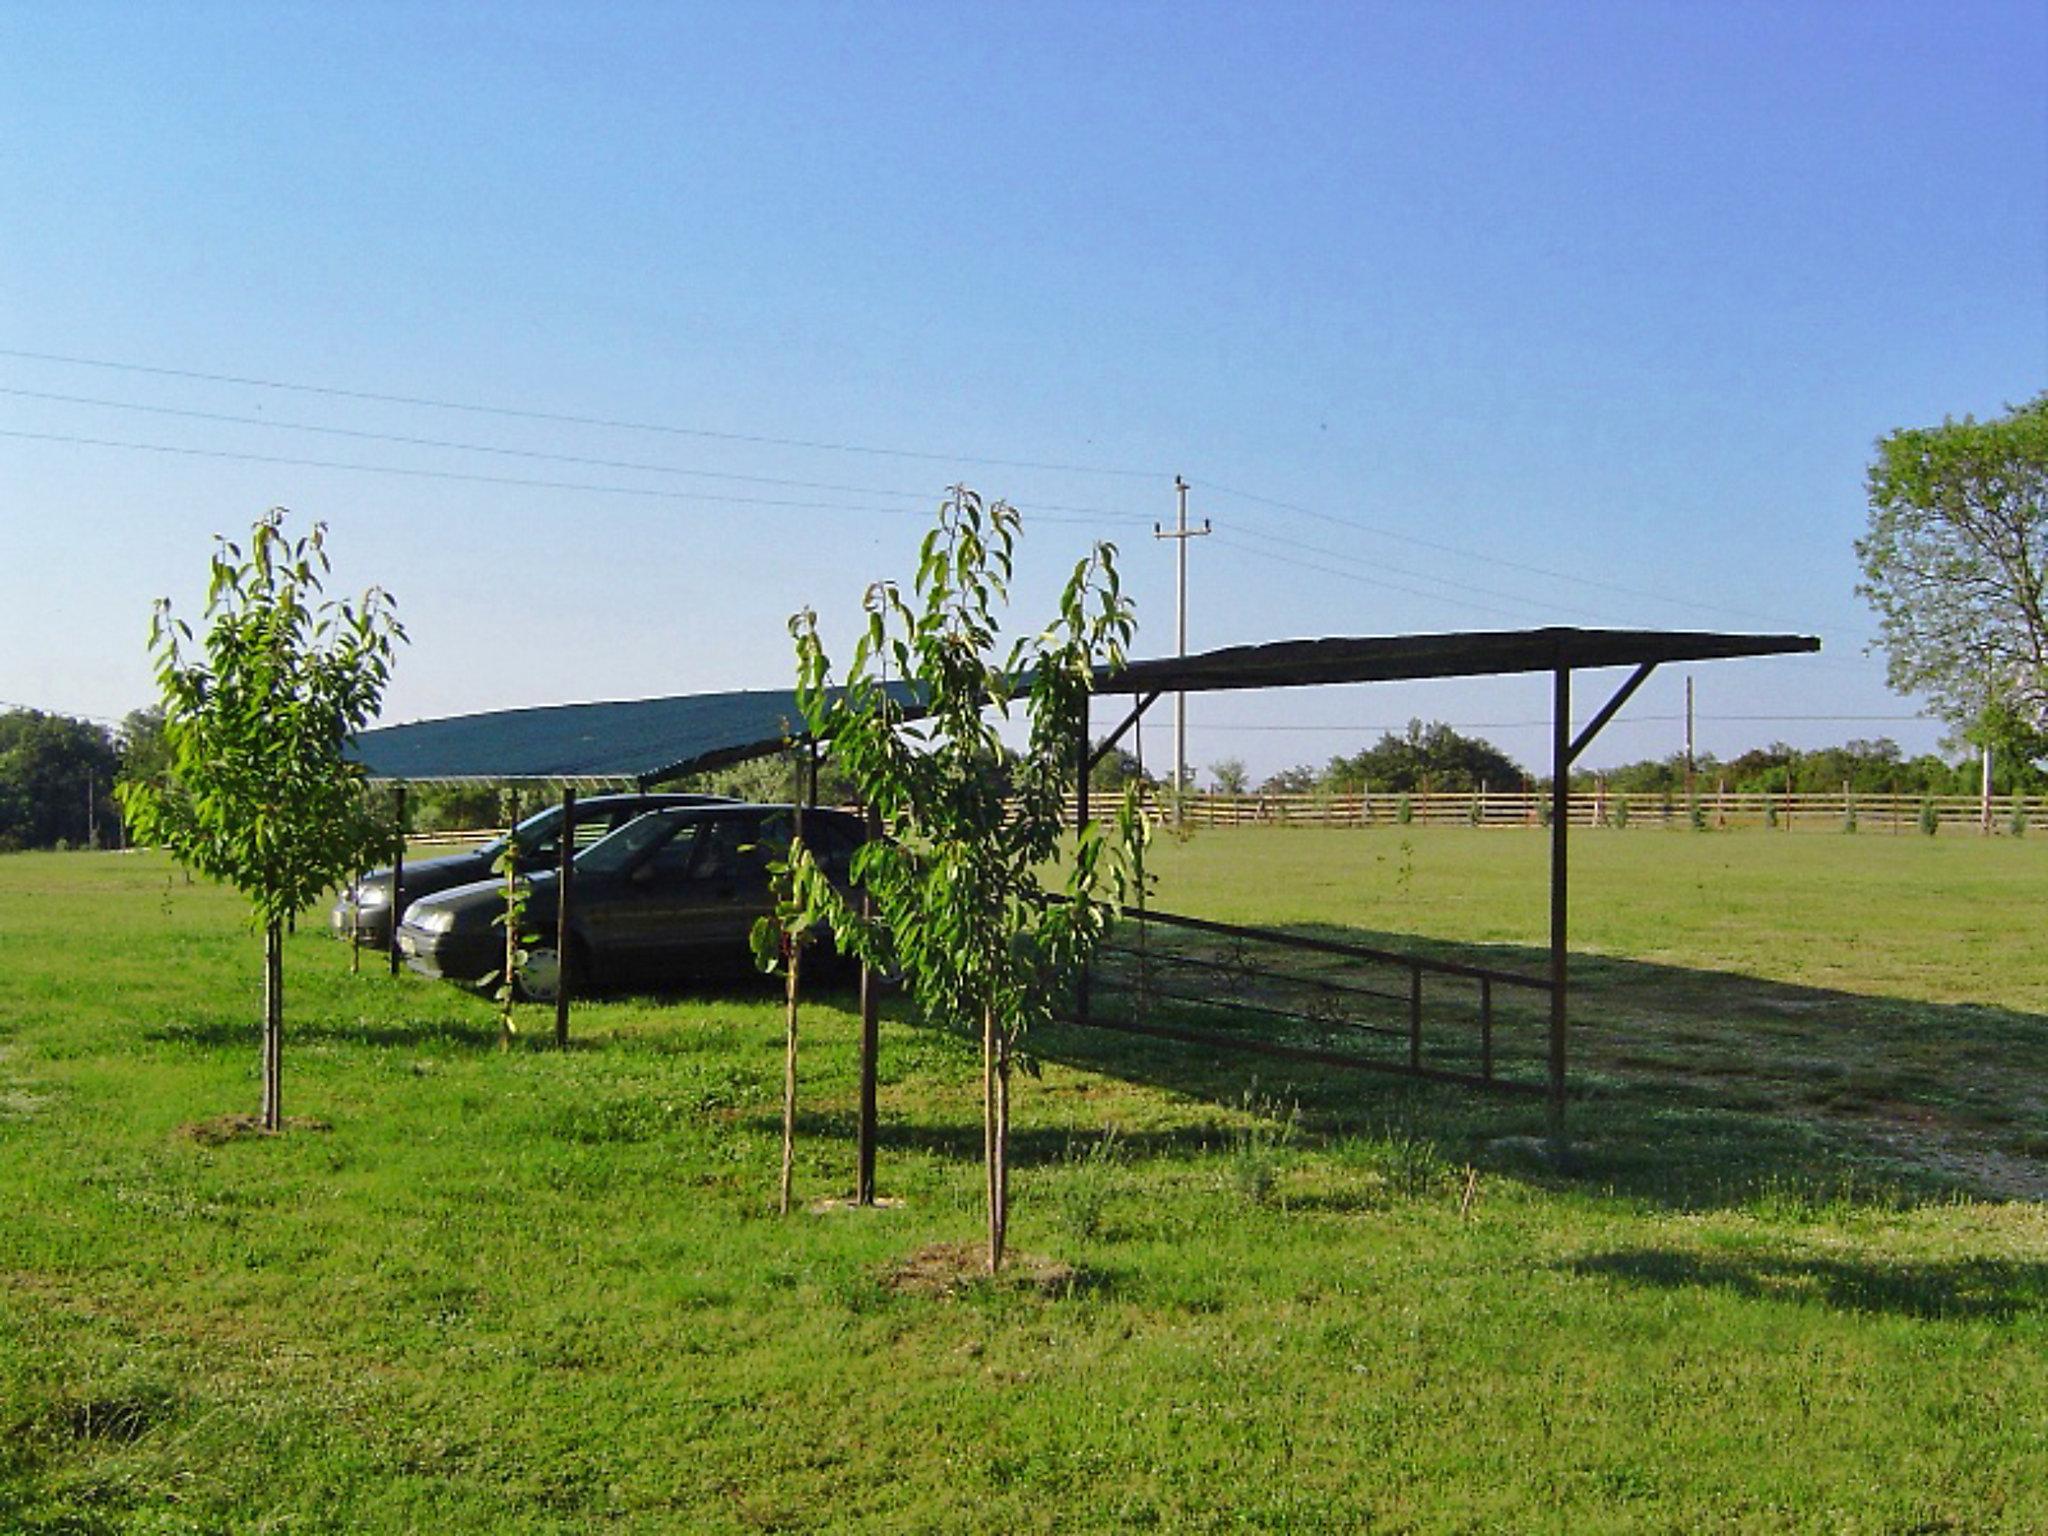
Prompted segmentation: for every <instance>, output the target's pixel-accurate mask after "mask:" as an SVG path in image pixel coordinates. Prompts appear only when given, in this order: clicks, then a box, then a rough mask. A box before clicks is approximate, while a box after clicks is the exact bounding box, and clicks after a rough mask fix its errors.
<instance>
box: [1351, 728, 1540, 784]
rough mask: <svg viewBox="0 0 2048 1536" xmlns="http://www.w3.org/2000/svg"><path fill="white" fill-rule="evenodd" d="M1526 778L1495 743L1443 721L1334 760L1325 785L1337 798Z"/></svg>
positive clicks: (1388, 735)
mask: <svg viewBox="0 0 2048 1536" xmlns="http://www.w3.org/2000/svg"><path fill="white" fill-rule="evenodd" d="M1524 777H1526V775H1525V773H1524V771H1523V769H1522V765H1521V764H1519V763H1517V762H1516V761H1515V760H1514V759H1513V758H1511V757H1509V756H1508V755H1507V754H1506V753H1504V752H1502V751H1501V750H1500V749H1499V748H1498V747H1496V746H1494V745H1493V743H1492V742H1490V741H1485V740H1483V739H1481V738H1480V737H1477V736H1461V735H1459V734H1458V733H1457V732H1456V731H1454V730H1452V729H1451V728H1450V727H1449V726H1448V725H1445V724H1443V723H1442V722H1441V721H1431V722H1430V723H1429V724H1427V725H1424V724H1423V723H1422V722H1421V721H1420V720H1410V721H1409V722H1408V729H1407V731H1406V732H1405V733H1403V734H1402V735H1399V736H1396V735H1395V734H1394V733H1393V732H1391V731H1389V732H1387V733H1385V734H1384V735H1382V736H1381V737H1380V739H1379V741H1378V742H1377V743H1375V744H1374V745H1373V746H1371V747H1368V748H1367V749H1366V750H1365V751H1363V752H1360V753H1359V754H1358V755H1357V756H1356V757H1335V758H1332V759H1331V760H1330V766H1329V768H1328V770H1327V771H1326V772H1325V773H1324V775H1323V784H1324V787H1325V788H1327V789H1331V790H1334V791H1335V792H1336V793H1338V794H1352V793H1355V792H1357V791H1358V790H1360V789H1363V788H1366V787H1368V786H1369V787H1371V788H1373V789H1376V790H1389V791H1392V792H1395V793H1399V794H1406V793H1408V792H1410V791H1413V790H1419V789H1424V788H1428V789H1443V790H1470V789H1478V788H1480V787H1481V786H1482V785H1489V784H1490V785H1492V786H1494V787H1495V788H1503V787H1505V786H1507V785H1510V784H1519V783H1521V782H1522V780H1523V778H1524Z"/></svg>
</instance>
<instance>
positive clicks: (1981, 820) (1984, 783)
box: [1977, 741, 1991, 837]
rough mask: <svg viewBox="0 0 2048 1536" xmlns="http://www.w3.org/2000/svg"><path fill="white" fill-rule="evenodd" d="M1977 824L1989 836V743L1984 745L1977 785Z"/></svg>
mask: <svg viewBox="0 0 2048 1536" xmlns="http://www.w3.org/2000/svg"><path fill="white" fill-rule="evenodd" d="M1977 823H1978V828H1979V830H1980V831H1982V833H1983V834H1984V836H1986V837H1989V836H1990V835H1991V743H1990V742H1988V741H1987V742H1986V743H1985V744H1984V770H1983V773H1982V775H1981V776H1980V778H1979V780H1978V784H1977Z"/></svg>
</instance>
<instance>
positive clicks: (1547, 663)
mask: <svg viewBox="0 0 2048 1536" xmlns="http://www.w3.org/2000/svg"><path fill="white" fill-rule="evenodd" d="M1819 649H1820V641H1819V640H1818V639H1816V638H1815V637H1813V636H1810V635H1745V634H1723V633H1712V632H1701V631H1685V630H1634V629H1569V628H1546V629H1530V630H1507V631H1501V630H1485V631H1472V632H1465V633H1452V634H1429V635H1386V636H1366V637H1340V638H1328V639H1318V640H1287V641H1279V642H1275V643H1272V644H1267V645H1253V646H1236V647H1230V648H1227V649H1223V650H1216V651H1209V652H1205V653H1202V654H1200V655H1194V656H1187V657H1175V658H1168V659H1162V660H1156V661H1138V662H1133V663H1130V664H1128V665H1127V666H1125V667H1123V668H1122V669H1120V670H1118V671H1115V672H1113V673H1112V672H1108V671H1104V672H1102V673H1100V674H1098V676H1097V679H1096V686H1095V692H1096V693H1097V694H1098V695H1100V696H1104V697H1112V698H1122V699H1128V700H1129V701H1130V708H1129V710H1128V712H1127V713H1126V714H1125V715H1124V716H1123V718H1122V721H1121V723H1119V724H1118V725H1116V726H1115V728H1114V729H1112V730H1111V731H1110V733H1109V735H1108V736H1107V737H1106V738H1104V739H1103V740H1101V741H1100V742H1096V741H1094V740H1093V739H1092V736H1091V731H1090V722H1089V721H1087V720H1085V719H1084V720H1082V721H1081V722H1079V725H1078V728H1077V740H1076V751H1075V766H1076V769H1077V791H1076V793H1077V803H1076V815H1077V817H1078V818H1080V819H1083V820H1085V819H1086V818H1087V817H1088V816H1089V815H1090V810H1089V803H1088V770H1089V769H1090V768H1092V767H1093V766H1094V764H1095V763H1096V762H1097V761H1099V760H1100V759H1101V758H1102V757H1103V756H1104V755H1105V754H1106V753H1108V752H1109V751H1111V750H1112V749H1113V748H1114V747H1115V746H1116V745H1117V744H1118V743H1119V742H1120V741H1121V740H1122V739H1123V737H1124V736H1125V735H1126V734H1127V733H1128V732H1130V731H1131V730H1132V729H1133V728H1135V727H1136V726H1137V725H1138V723H1139V722H1140V720H1142V719H1143V717H1144V715H1145V713H1146V711H1147V710H1149V709H1150V708H1151V707H1152V705H1153V704H1155V703H1157V702H1158V701H1159V700H1160V699H1161V698H1163V697H1166V696H1168V695H1171V694H1181V695H1185V694H1190V693H1212V692H1239V691H1245V690H1252V689H1269V688H1308V687H1326V686H1334V685H1338V684H1350V683H1371V682H1397V681H1413V680H1418V679H1427V678H1453V677H1487V676H1501V675H1515V674H1536V675H1547V676H1548V677H1549V680H1550V726H1551V731H1550V739H1551V754H1550V757H1551V812H1550V827H1549V831H1550V846H1549V899H1550V911H1549V958H1548V965H1547V967H1546V968H1545V970H1544V972H1543V973H1542V974H1540V975H1533V974H1522V973H1512V972H1507V971H1492V970H1489V969H1488V968H1486V967H1480V966H1467V965H1460V964H1457V963H1453V962H1447V961H1443V960H1436V959H1425V958H1421V957H1417V956H1411V955H1403V954H1400V953H1396V952H1392V951H1386V950H1379V949H1369V948H1366V947H1364V946H1356V945H1353V946H1342V945H1336V946H1333V945H1330V944H1328V943H1323V944H1322V945H1321V946H1320V947H1322V948H1324V949H1335V950H1338V951H1340V952H1341V951H1347V950H1348V951H1349V952H1350V957H1351V958H1355V959H1360V960H1367V961H1373V962H1378V963H1387V964H1393V965H1397V966H1403V967H1406V968H1407V970H1408V972H1409V977H1410V991H1409V1029H1408V1039H1409V1050H1408V1055H1407V1058H1406V1059H1405V1060H1396V1061H1385V1060H1366V1059H1362V1058H1359V1057H1357V1056H1354V1055H1342V1054H1339V1053H1333V1052H1327V1051H1319V1050H1315V1049H1311V1048H1305V1047H1298V1046H1291V1045H1286V1044H1281V1043H1277V1042H1259V1041H1256V1040H1246V1039H1240V1038H1226V1037H1221V1036H1218V1035H1215V1034H1212V1033H1206V1032H1202V1031H1198V1030H1191V1029H1186V1028H1182V1027H1178V1026H1176V1025H1174V1024H1171V1023H1164V1024H1162V1023H1145V1022H1139V1023H1136V1024H1133V1023H1129V1022H1117V1021H1113V1020H1109V1019H1107V1018H1102V1017H1098V1016H1097V1015H1096V1014H1095V1011H1094V1009H1093V1007H1092V1005H1091V996H1090V989H1089V986H1088V984H1087V983H1086V981H1085V980H1084V983H1083V986H1082V988H1081V990H1080V993H1079V995H1078V997H1077V999H1076V1009H1075V1013H1076V1021H1077V1022H1080V1023H1084V1024H1090V1025H1094V1026H1097V1027H1102V1028H1112V1029H1124V1030H1128V1031H1131V1032H1135V1033H1141V1034H1149V1035H1153V1036H1156V1037H1159V1038H1164V1039H1173V1040H1181V1041H1185V1042H1189V1043H1194V1044H1201V1045H1206V1046H1213V1047H1219V1048H1233V1049H1251V1050H1262V1051H1264V1052H1266V1053H1267V1054H1275V1055H1281V1056H1290V1057H1294V1058H1297V1059H1303V1060H1307V1061H1310V1062H1317V1063H1321V1064H1327V1065H1335V1066H1356V1067H1365V1068H1367V1069H1369V1070H1374V1071H1385V1072H1395V1073H1400V1074H1403V1075H1408V1076H1413V1077H1418V1078H1423V1079H1428V1080H1437V1081H1450V1082H1457V1083H1461V1084H1465V1085H1468V1086H1472V1087H1476V1088H1480V1089H1484V1090H1493V1091H1504V1092H1514V1093H1531V1092H1533V1093H1540V1094H1541V1095H1542V1096H1543V1097H1544V1099H1545V1101H1546V1103H1547V1106H1548V1118H1549V1127H1550V1131H1551V1134H1552V1135H1553V1137H1557V1138H1561V1137H1562V1135H1563V1129H1564V1113H1565V1089H1566V1064H1567V1057H1568V1044H1569V1019H1570V988H1569V965H1568V948H1569V919H1568V901H1567V898H1568V892H1569V869H1570V861H1569V853H1570V831H1571V825H1570V823H1571V818H1570V814H1569V793H1570V778H1571V768H1572V765H1573V763H1574V762H1576V761H1577V760H1578V758H1579V756H1580V755H1581V754H1582V753H1583V752H1584V751H1585V750H1586V748H1587V747H1588V746H1589V745H1591V743H1592V742H1593V740H1594V738H1595V737H1597V736H1598V735H1599V733H1600V731H1601V730H1602V729H1603V728H1604V727H1605V726H1606V725H1607V724H1608V722H1610V721H1611V720H1613V719H1614V717H1615V716H1616V715H1617V714H1618V713H1619V712H1620V711H1621V709H1622V707H1623V706H1624V705H1625V704H1627V702H1628V701H1629V699H1630V698H1631V697H1633V696H1634V694H1635V692H1636V691H1637V690H1638V689H1639V688H1641V687H1642V685H1643V684H1644V682H1645V681H1647V680H1648V679H1649V677H1650V675H1651V674H1652V673H1653V672H1654V671H1655V670H1656V669H1657V668H1658V667H1659V666H1662V665H1665V664H1667V663H1674V662H1703V661H1723V660H1733V659H1738V658H1742V657H1757V656H1781V655H1790V654H1795V653H1801V652H1812V651H1818V650H1819ZM1624 667H1625V668H1628V669H1630V670H1629V671H1628V674H1627V676H1626V677H1625V678H1624V679H1623V680H1622V681H1621V682H1620V683H1619V685H1618V686H1616V687H1615V688H1614V690H1613V691H1612V693H1610V694H1609V695H1608V696H1607V697H1606V699H1605V701H1604V702H1603V703H1602V704H1601V705H1600V706H1599V708H1598V709H1596V710H1595V711H1594V712H1593V713H1592V715H1591V716H1590V717H1589V718H1588V719H1587V720H1586V722H1585V723H1584V724H1583V725H1582V726H1580V727H1579V728H1578V729H1577V730H1576V731H1574V730H1573V722H1572V678H1573V674H1574V673H1578V672H1592V671H1611V670H1614V669H1618V668H1624ZM891 690H892V692H893V693H894V694H895V696H896V697H897V699H898V701H899V702H900V703H901V704H902V705H903V706H904V708H905V710H906V712H907V713H908V714H909V715H911V716H912V717H914V716H915V714H916V713H917V701H916V696H915V693H914V690H912V689H910V688H909V687H907V686H906V685H904V684H901V683H898V684H893V685H891ZM817 745H818V744H816V743H813V742H811V741H810V740H809V738H808V737H807V735H806V733H805V730H804V726H803V716H802V712H801V711H800V710H799V708H798V707H797V703H796V697H795V695H794V693H792V692H790V691H787V690H753V691H746V692H735V693H710V694H694V695H684V696H680V697H675V698H664V699H643V700H636V701H630V702H616V703H597V704H570V705H558V706H552V707H544V708H536V709H516V710H500V711H495V712H492V713H488V714H477V715H465V716H460V717H456V718H453V719H443V720H427V721H420V722H417V723H414V724H408V725H398V726H390V727H385V728H383V729H379V730H375V731H368V732H365V733H364V734H363V735H362V736H361V737H360V738H358V740H357V743H356V747H355V755H356V757H357V760H358V761H360V762H361V763H362V764H363V765H364V766H365V767H366V768H367V769H368V771H369V773H370V775H371V777H373V778H377V779H386V780H394V781H397V782H398V783H399V784H400V785H401V792H402V785H403V784H404V783H405V782H407V781H412V782H494V783H495V782H514V783H516V782H520V781H527V782H534V781H544V782H550V783H553V782H561V783H565V784H567V785H570V786H573V785H575V784H576V783H578V782H582V783H586V784H588V783H596V782H605V783H616V782H630V783H633V784H636V785H638V786H639V787H640V788H641V789H642V790H647V789H651V788H654V787H656V786H657V785H660V784H663V783H667V782H670V781H672V780H674V779H677V778H680V777H682V776H684V775H686V774H690V773H696V772H701V771H705V770H707V769H711V768H717V767H722V766H726V765H729V764H733V763H738V762H744V761H746V760H748V759H750V758H755V757H762V756H766V755H769V754H771V753H775V752H782V751H801V753H802V757H801V759H800V761H801V762H803V763H806V764H808V765H809V769H810V771H809V774H808V776H807V779H808V782H807V788H806V789H805V791H804V792H803V794H802V795H801V796H800V798H804V799H809V800H811V801H813V802H814V801H815V796H816V789H817V774H816V755H815V754H816V751H817ZM574 814H575V812H574V790H573V788H571V789H570V790H569V793H568V795H567V797H566V800H565V818H566V825H565V830H564V836H563V839H562V847H563V850H564V857H563V864H562V869H563V874H562V879H563V889H562V900H561V902H560V903H559V906H560V909H561V912H562V914H563V919H562V920H563V924H564V928H563V932H564V935H565V936H566V932H567V914H568V912H569V905H570V888H569V875H570V871H571V870H572V869H573V865H572V864H571V862H570V860H569V857H568V851H569V850H570V848H571V847H572V843H573V840H572V838H571V836H570V835H569V832H570V831H571V830H572V829H573V825H574ZM1146 918H1147V920H1148V921H1154V922H1176V921H1177V922H1180V923H1184V924H1187V925H1189V926H1191V927H1195V928H1202V927H1209V928H1227V925H1218V924H1209V923H1206V922H1205V920H1203V919H1200V918H1195V917H1191V916H1180V915H1176V914H1171V913H1159V912H1156V911H1155V912H1149V913H1147V914H1146ZM395 931H396V925H394V934H395ZM1237 932H1239V933H1241V934H1244V935H1250V936H1255V937H1260V938H1267V939H1273V940H1276V941H1278V942H1283V943H1293V944H1296V945H1299V944H1301V943H1303V942H1304V941H1302V940H1299V939H1296V938H1292V937H1291V936H1288V935H1284V934H1278V933H1275V932H1274V931H1272V930H1258V929H1239V930H1237ZM1307 942H1308V943H1310V945H1311V947H1315V941H1307ZM393 963H394V964H395V963H396V955H395V951H394V960H393ZM1426 974H1442V975H1456V976H1461V977H1463V978H1464V979H1466V980H1468V981H1471V982H1473V983H1475V984H1476V985H1477V987H1478V989H1479V995H1480V998H1481V1018H1482V1029H1484V1030H1486V1031H1488V1033H1487V1034H1486V1035H1485V1037H1484V1038H1485V1040H1486V1047H1485V1050H1486V1054H1485V1056H1484V1058H1483V1062H1482V1070H1481V1071H1479V1072H1477V1073H1465V1072H1455V1071H1446V1070H1443V1069H1441V1068H1438V1067H1433V1066H1430V1065H1427V1064H1425V1062H1424V1059H1423V1054H1422V1023H1421V1014H1422V978H1423V977H1424V976H1425V975H1426ZM1496 985H1500V986H1512V987H1523V988H1533V989H1535V990H1537V991H1539V992H1541V993H1543V994H1545V995H1546V996H1547V999H1548V1031H1547V1040H1546V1044H1545V1058H1544V1065H1545V1071H1544V1076H1543V1080H1542V1081H1541V1082H1540V1083H1537V1084H1531V1083H1528V1082H1523V1081H1519V1080H1513V1079H1507V1078H1502V1077H1499V1076H1497V1075H1496V1074H1495V1073H1494V1072H1493V1070H1492V1059H1491V1036H1490V1026H1491V994H1492V989H1493V988H1494V987H1495V986H1496ZM860 996H861V1020H862V1028H861V1071H860V1077H861V1090H860V1100H861V1103H860V1118H859V1155H858V1167H859V1173H858V1178H857V1181H856V1198H857V1199H859V1200H861V1201H863V1202H865V1201H868V1200H871V1199H872V1198H873V1194H874V1151H875V1120H876V1112H875V1056H876V1049H877V1045H876V1006H875V997H876V991H875V986H874V979H873V978H872V977H871V976H869V975H868V974H866V972H865V971H863V974H862V977H861V990H860ZM556 1006H557V1034H558V1037H566V1031H567V1020H568V1012H567V1010H568V1006H569V999H568V995H567V988H566V986H564V987H563V988H561V989H560V992H559V995H558V998H557V1005H556Z"/></svg>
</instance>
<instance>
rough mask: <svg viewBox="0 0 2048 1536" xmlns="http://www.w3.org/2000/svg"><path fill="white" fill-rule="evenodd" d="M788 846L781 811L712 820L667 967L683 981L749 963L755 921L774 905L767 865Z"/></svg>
mask: <svg viewBox="0 0 2048 1536" xmlns="http://www.w3.org/2000/svg"><path fill="white" fill-rule="evenodd" d="M778 836H779V838H780V841H779V843H778V842H776V841H775V839H776V838H777V837H778ZM788 847H789V834H788V831H787V817H786V816H783V815H781V814H779V813H776V812H769V813H767V814H766V815H765V816H764V815H761V814H759V813H750V814H746V815H725V816H715V817H709V818H707V819H706V820H705V821H704V822H703V823H702V824H701V825H700V827H699V830H698V835H697V849H696V854H695V857H694V858H693V859H692V861H691V864H690V867H689V870H688V872H687V874H686V876H685V879H684V889H683V890H682V892H680V893H679V898H678V900H677V902H676V906H675V921H674V925H673V927H672V928H671V929H670V930H669V933H668V935H667V942H666V944H665V945H664V947H663V964H664V967H665V968H666V969H669V970H672V971H673V972H674V973H675V975H676V977H677V979H679V980H680V979H687V978H688V977H689V976H693V975H697V974H701V973H706V972H711V971H731V970H736V969H741V968H744V967H745V966H746V965H748V964H749V963H750V955H751V948H750V936H751V934H752V932H753V927H754V920H755V919H756V918H758V917H760V916H761V915H762V914H763V913H764V912H766V911H767V910H768V909H769V893H768V865H769V863H770V862H771V861H772V860H774V859H777V858H780V857H781V856H782V854H783V853H785V852H787V851H788Z"/></svg>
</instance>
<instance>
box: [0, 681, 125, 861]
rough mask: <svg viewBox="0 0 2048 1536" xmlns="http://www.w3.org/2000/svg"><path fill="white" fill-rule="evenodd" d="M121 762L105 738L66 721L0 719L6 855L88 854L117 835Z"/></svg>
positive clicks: (37, 716) (34, 713)
mask: <svg viewBox="0 0 2048 1536" xmlns="http://www.w3.org/2000/svg"><path fill="white" fill-rule="evenodd" d="M119 763H120V754H119V752H118V750H117V748H116V747H115V745H114V742H113V740H112V739H111V738H110V737H109V736H108V734H107V732H106V730H105V729H104V728H102V727H100V726H97V725H94V724H92V723H90V722H89V721H85V720H74V719H72V718H70V717H69V716H67V715H46V714H44V713H42V711H40V710H34V709H17V710H10V711H9V712H7V713H6V714H0V849H14V848H54V847H57V846H58V845H59V844H60V843H61V844H64V845H66V846H68V847H74V848H83V847H86V846H88V845H89V844H90V843H91V842H92V841H93V838H94V835H95V833H96V832H97V833H98V835H99V836H101V837H102V838H104V837H105V836H106V834H108V833H109V832H110V831H111V830H112V829H113V827H114V824H115V818H116V816H117V815H118V811H117V809H116V807H115V804H114V776H115V773H116V771H117V769H118V767H119Z"/></svg>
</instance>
